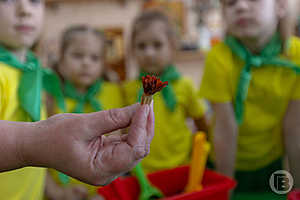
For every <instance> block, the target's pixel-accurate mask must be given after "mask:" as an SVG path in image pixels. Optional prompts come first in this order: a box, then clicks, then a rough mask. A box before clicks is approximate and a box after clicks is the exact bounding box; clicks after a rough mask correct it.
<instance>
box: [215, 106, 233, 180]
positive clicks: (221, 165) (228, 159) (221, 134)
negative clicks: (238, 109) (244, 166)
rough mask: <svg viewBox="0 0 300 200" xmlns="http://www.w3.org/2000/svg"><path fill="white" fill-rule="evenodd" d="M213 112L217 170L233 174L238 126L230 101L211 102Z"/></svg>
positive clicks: (228, 174) (229, 174)
mask: <svg viewBox="0 0 300 200" xmlns="http://www.w3.org/2000/svg"><path fill="white" fill-rule="evenodd" d="M213 110H214V112H215V116H216V118H215V123H214V139H213V143H214V149H215V155H216V162H215V163H216V169H217V171H219V172H221V173H222V174H225V175H227V176H230V177H233V176H234V168H235V158H236V150H237V135H238V126H237V123H236V121H235V117H234V111H233V107H232V104H231V103H215V104H213Z"/></svg>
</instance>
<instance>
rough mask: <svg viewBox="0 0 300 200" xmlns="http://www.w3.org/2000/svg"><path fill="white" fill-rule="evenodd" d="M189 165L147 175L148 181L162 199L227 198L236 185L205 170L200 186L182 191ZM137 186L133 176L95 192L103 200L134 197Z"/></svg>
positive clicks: (126, 199)
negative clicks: (197, 189)
mask: <svg viewBox="0 0 300 200" xmlns="http://www.w3.org/2000/svg"><path fill="white" fill-rule="evenodd" d="M188 173H189V167H188V166H183V167H178V168H175V169H171V170H165V171H160V172H155V173H152V174H149V175H148V178H149V180H150V182H151V183H152V184H153V185H155V186H156V187H158V188H159V189H160V190H161V191H162V192H163V194H164V196H165V197H164V198H163V199H164V200H202V199H203V200H228V193H229V191H230V189H233V188H234V187H235V185H236V182H235V181H234V180H231V179H229V178H227V177H225V176H222V175H220V174H217V173H215V172H213V171H210V170H206V171H205V173H204V177H203V189H202V190H201V191H198V192H193V193H183V190H184V188H185V186H186V184H187V181H188ZM139 192H140V191H139V185H138V182H137V180H136V178H135V177H129V178H118V179H116V180H115V181H114V182H112V183H111V184H109V185H107V186H104V187H102V188H99V190H98V193H99V194H100V195H102V196H103V197H105V199H107V200H138V195H139Z"/></svg>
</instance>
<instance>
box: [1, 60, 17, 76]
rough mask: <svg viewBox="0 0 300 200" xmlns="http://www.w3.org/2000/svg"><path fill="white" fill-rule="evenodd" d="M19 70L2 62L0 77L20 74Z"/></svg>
mask: <svg viewBox="0 0 300 200" xmlns="http://www.w3.org/2000/svg"><path fill="white" fill-rule="evenodd" d="M18 72H19V70H18V69H16V68H14V67H11V66H10V65H8V64H6V63H3V62H0V75H1V76H4V75H6V74H12V73H18Z"/></svg>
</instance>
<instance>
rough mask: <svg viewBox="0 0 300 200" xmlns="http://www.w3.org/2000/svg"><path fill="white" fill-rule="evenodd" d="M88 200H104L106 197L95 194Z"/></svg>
mask: <svg viewBox="0 0 300 200" xmlns="http://www.w3.org/2000/svg"><path fill="white" fill-rule="evenodd" d="M88 200H104V198H103V197H102V196H100V195H95V196H93V197H91V198H89V199H88Z"/></svg>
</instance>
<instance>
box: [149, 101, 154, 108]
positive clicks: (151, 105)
mask: <svg viewBox="0 0 300 200" xmlns="http://www.w3.org/2000/svg"><path fill="white" fill-rule="evenodd" d="M153 104H154V100H152V101H151V104H150V108H151V109H152V110H153Z"/></svg>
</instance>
